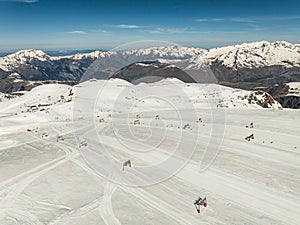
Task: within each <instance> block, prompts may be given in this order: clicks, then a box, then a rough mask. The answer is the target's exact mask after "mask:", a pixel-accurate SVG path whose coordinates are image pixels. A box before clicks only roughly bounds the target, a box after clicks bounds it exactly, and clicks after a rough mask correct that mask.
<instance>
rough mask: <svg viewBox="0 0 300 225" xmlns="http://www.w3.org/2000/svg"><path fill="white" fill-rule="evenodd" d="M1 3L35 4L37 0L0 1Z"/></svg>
mask: <svg viewBox="0 0 300 225" xmlns="http://www.w3.org/2000/svg"><path fill="white" fill-rule="evenodd" d="M0 1H1V2H23V3H35V2H38V1H39V0H0Z"/></svg>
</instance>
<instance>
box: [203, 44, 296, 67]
mask: <svg viewBox="0 0 300 225" xmlns="http://www.w3.org/2000/svg"><path fill="white" fill-rule="evenodd" d="M203 58H205V59H208V60H211V61H212V62H217V63H221V64H223V65H224V66H226V67H231V68H234V69H236V68H257V67H264V66H273V65H282V66H284V67H293V66H296V67H300V45H296V44H291V43H288V42H284V41H277V42H273V43H270V42H267V41H261V42H253V43H244V44H241V45H235V46H228V47H222V48H214V49H211V50H209V51H208V52H207V53H206V54H204V56H203Z"/></svg>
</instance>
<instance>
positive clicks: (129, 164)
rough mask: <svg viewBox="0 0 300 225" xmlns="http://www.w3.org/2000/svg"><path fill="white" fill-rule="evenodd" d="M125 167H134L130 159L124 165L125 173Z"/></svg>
mask: <svg viewBox="0 0 300 225" xmlns="http://www.w3.org/2000/svg"><path fill="white" fill-rule="evenodd" d="M125 166H129V167H131V166H132V165H131V161H130V159H129V160H127V161H126V162H124V163H123V171H124V167H125Z"/></svg>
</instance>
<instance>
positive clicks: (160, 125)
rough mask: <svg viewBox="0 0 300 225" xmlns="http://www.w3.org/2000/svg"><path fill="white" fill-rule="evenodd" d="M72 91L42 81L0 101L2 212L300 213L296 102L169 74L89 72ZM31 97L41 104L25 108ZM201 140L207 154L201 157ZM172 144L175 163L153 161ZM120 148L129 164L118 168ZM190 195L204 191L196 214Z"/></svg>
mask: <svg viewBox="0 0 300 225" xmlns="http://www.w3.org/2000/svg"><path fill="white" fill-rule="evenodd" d="M174 85H175V86H176V87H178V88H177V89H175V90H176V91H175V90H174ZM208 86H209V87H208ZM84 88H86V89H87V90H89V92H82V93H83V94H81V95H76V94H78V93H81V91H82V90H84ZM96 88H98V89H99V90H100V91H99V92H97V96H96V97H97V98H96V97H95V95H93V93H94V92H93V90H94V89H95V90H96ZM72 91H73V92H74V93H76V94H75V96H69V93H70V87H69V86H66V85H50V86H49V85H43V86H40V87H38V88H35V89H33V90H32V91H31V92H29V93H27V94H25V95H24V96H22V97H20V98H15V99H10V100H5V101H3V102H1V103H0V109H1V110H0V123H1V127H0V143H1V146H0V161H1V163H0V202H1V208H0V224H70V225H74V224H78V225H79V224H113V225H116V224H128V225H135V224H136V225H139V224H299V223H300V216H299V211H300V197H299V196H300V138H299V134H300V132H299V131H300V126H299V124H300V123H299V122H300V121H299V120H300V118H299V111H298V110H288V109H283V110H279V109H278V108H280V107H279V105H277V103H276V104H274V105H273V106H271V107H272V108H269V109H263V108H261V107H259V106H258V105H256V104H249V102H248V101H247V100H246V99H244V98H242V97H243V96H245V95H248V94H249V92H247V91H242V90H238V89H231V88H223V87H219V86H217V85H206V84H184V83H181V82H179V81H178V80H174V79H171V80H168V79H167V80H163V81H160V82H158V83H154V84H139V85H137V86H133V85H131V84H129V83H127V82H125V81H121V80H117V79H116V80H111V81H87V82H84V83H81V84H80V85H77V86H76V87H74V88H73V90H72ZM218 91H220V92H221V94H220V93H218ZM143 94H145V95H143ZM37 96H38V97H37ZM48 96H51V97H48ZM61 96H64V99H65V101H62V100H61ZM71 97H72V101H67V100H68V99H69V98H71ZM142 97H144V98H142ZM95 99H96V101H95ZM187 99H189V101H190V102H189V104H188V103H187V102H186V100H187ZM220 99H221V100H222V102H221V103H222V104H220ZM82 102H83V103H86V102H87V103H88V104H87V105H85V104H83V105H81V103H82ZM39 103H42V104H46V103H47V104H49V106H47V108H48V109H47V110H43V111H39V110H38V111H35V112H27V111H26V110H25V109H26V107H25V106H24V104H27V105H32V104H34V105H38V104H39ZM78 103H79V105H78ZM191 105H192V106H193V107H192V108H188V107H189V106H191ZM89 106H91V107H92V109H91V108H90V107H89ZM174 107H175V109H174ZM191 112H194V113H195V114H196V116H197V117H196V119H194V118H193V117H192V116H189V115H193V114H191ZM178 113H181V115H182V117H181V118H180V117H178ZM223 113H224V114H223ZM214 114H216V115H219V116H220V117H214ZM186 115H188V116H186ZM222 115H224V121H223V122H224V123H223V124H222V123H221V122H222V120H221V118H222ZM157 116H158V117H157ZM198 117H201V120H202V121H201V122H199V120H198ZM216 118H217V119H216ZM135 120H139V124H134V121H135ZM251 122H253V124H254V128H249V124H250V123H251ZM186 124H189V126H186V127H187V128H186V129H184V128H183V127H184V125H186ZM215 127H217V128H218V129H221V130H222V129H224V132H220V133H218V132H215V130H214V129H215ZM27 129H30V130H31V131H30V132H28V131H27ZM44 133H47V135H48V136H47V137H42V135H43V134H44ZM252 133H253V134H254V137H255V138H254V139H251V141H247V140H245V139H244V138H245V137H246V136H248V135H250V134H252ZM58 136H62V137H63V138H64V140H63V141H62V140H58V139H57V137H58ZM182 137H183V138H182ZM218 138H221V142H217V141H216V140H217V139H218ZM81 140H85V141H86V142H87V144H88V146H79V143H80V141H81ZM194 143H195V145H194ZM153 146H155V148H153ZM178 146H179V147H178ZM180 147H182V148H183V149H180V150H182V152H181V151H179V154H178V155H176V152H175V151H174V149H176V148H180ZM190 148H193V151H192V154H191V155H189V154H186V155H185V154H184V153H185V152H187V153H189V152H191V151H190V150H191V149H190ZM208 151H212V152H209V153H216V154H215V157H212V158H210V159H211V161H209V164H208V166H207V167H205V168H204V169H203V168H201V167H200V166H201V165H202V164H201V163H203V159H205V156H207V154H208ZM181 153H182V154H181ZM174 155H175V156H176V157H175V159H176V160H177V161H176V160H175V162H179V163H182V165H180V166H179V167H180V168H179V169H178V170H176V171H174V173H173V172H170V171H171V169H173V167H172V166H170V168H169V167H160V166H157V165H159V163H160V162H165V161H166V160H168V159H169V158H172V157H174ZM89 156H93V157H91V158H89ZM108 156H111V158H112V159H114V160H115V161H114V164H111V161H110V159H111V158H108ZM128 159H130V160H131V162H132V163H133V167H132V168H129V167H126V168H125V171H124V172H123V171H122V163H123V162H124V161H126V160H128ZM112 165H113V166H112ZM148 169H149V170H148ZM168 169H170V170H168ZM164 175H166V176H165V178H166V179H163V180H159V178H161V177H164ZM136 184H149V185H139V186H137V185H136ZM199 196H201V197H205V196H206V197H207V200H208V207H207V208H201V214H198V213H197V212H196V210H195V207H194V205H193V202H194V200H195V199H197V198H198V197H199Z"/></svg>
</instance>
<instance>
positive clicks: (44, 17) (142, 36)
mask: <svg viewBox="0 0 300 225" xmlns="http://www.w3.org/2000/svg"><path fill="white" fill-rule="evenodd" d="M299 9H300V1H295V0H290V1H289V0H285V1H256V0H251V1H243V0H240V1H234V0H228V1H225V0H224V1H218V0H207V1H200V0H198V1H192V0H184V1H183V0H182V1H179V0H172V1H171V0H161V1H157V0H151V1H148V0H144V1H143V0H140V1H135V0H132V1H117V0H115V1H112V0H110V1H107V0H102V1H100V0H99V1H97V0H86V1H84V0H72V1H71V0H0V15H1V19H0V28H1V33H0V34H1V35H0V51H5V50H16V49H27V48H35V49H60V48H63V49H85V48H90V49H110V48H113V47H115V46H118V45H120V44H124V43H128V42H134V41H141V40H161V41H168V42H172V43H178V44H180V45H184V46H195V47H204V48H210V47H216V46H225V45H230V44H237V43H242V42H250V41H259V40H267V41H275V40H285V41H289V42H293V43H300V40H299V39H300V10H299Z"/></svg>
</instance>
